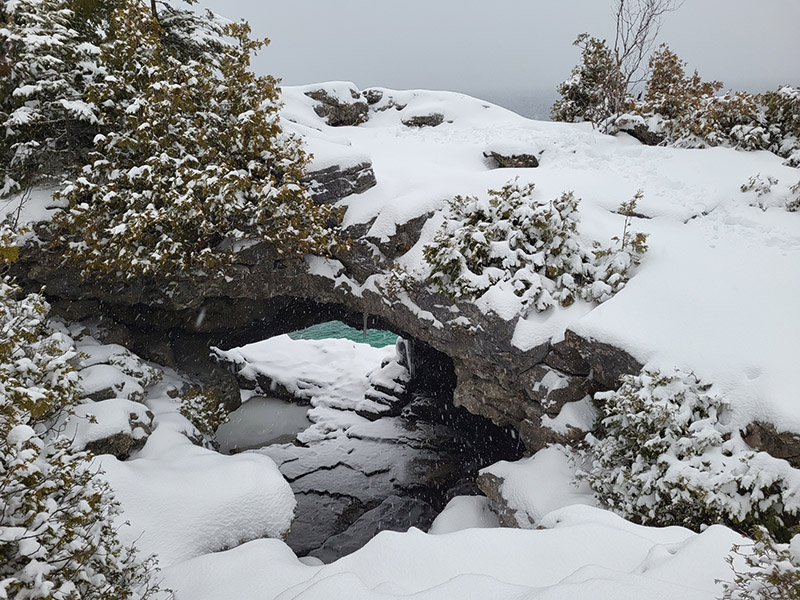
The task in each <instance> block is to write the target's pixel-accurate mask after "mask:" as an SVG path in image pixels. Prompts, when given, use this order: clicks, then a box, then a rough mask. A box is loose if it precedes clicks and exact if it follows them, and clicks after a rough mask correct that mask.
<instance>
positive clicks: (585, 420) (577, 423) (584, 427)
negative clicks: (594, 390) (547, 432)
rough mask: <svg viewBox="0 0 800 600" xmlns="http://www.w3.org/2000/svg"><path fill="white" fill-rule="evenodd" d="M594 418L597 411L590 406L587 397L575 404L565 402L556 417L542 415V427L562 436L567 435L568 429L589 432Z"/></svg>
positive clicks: (590, 400)
mask: <svg viewBox="0 0 800 600" xmlns="http://www.w3.org/2000/svg"><path fill="white" fill-rule="evenodd" d="M596 418H597V409H596V408H595V407H594V405H593V404H592V399H591V398H590V397H589V396H587V397H586V398H584V399H583V400H578V401H577V402H567V403H566V404H565V405H564V406H563V408H562V409H561V412H559V413H558V416H556V417H550V416H548V415H542V427H547V428H548V429H552V430H553V431H555V432H556V433H560V434H562V435H566V434H567V433H569V429H570V428H573V429H578V430H580V431H591V429H592V427H593V426H594V422H595V419H596Z"/></svg>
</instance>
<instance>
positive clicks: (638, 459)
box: [578, 370, 798, 537]
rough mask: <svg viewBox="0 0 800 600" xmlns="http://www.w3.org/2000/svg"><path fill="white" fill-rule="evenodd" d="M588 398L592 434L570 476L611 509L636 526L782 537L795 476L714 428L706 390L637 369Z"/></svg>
mask: <svg viewBox="0 0 800 600" xmlns="http://www.w3.org/2000/svg"><path fill="white" fill-rule="evenodd" d="M595 401H596V403H597V404H598V407H599V410H600V412H601V419H600V426H601V429H600V431H599V432H598V433H597V436H594V435H590V436H587V439H586V441H585V444H584V446H583V447H582V448H581V450H580V457H581V460H582V461H583V463H584V466H583V467H582V470H581V471H580V472H579V474H578V477H579V479H582V480H585V481H586V482H588V483H589V485H590V486H591V487H592V489H593V490H594V492H595V496H596V497H597V498H598V500H600V501H601V502H602V503H604V504H605V505H606V506H608V507H609V508H610V509H611V510H613V511H615V512H617V513H618V514H620V515H622V516H623V517H625V518H626V519H629V520H632V521H634V522H637V523H642V524H646V525H656V526H666V525H683V526H685V527H689V528H692V529H695V530H699V529H702V527H703V526H704V525H708V524H712V523H724V524H726V525H728V526H730V527H734V528H737V529H739V530H748V529H750V528H751V527H753V526H755V525H763V526H765V527H767V528H768V529H769V530H770V532H772V533H773V534H775V533H778V534H780V535H781V536H784V537H785V536H786V535H787V532H788V531H789V529H788V524H789V522H790V521H796V519H795V518H794V515H795V514H796V513H797V509H798V506H797V501H796V499H794V492H793V489H794V488H795V486H796V473H794V472H793V471H792V469H791V468H790V467H789V465H788V463H785V461H778V460H777V459H774V458H772V457H771V456H769V455H768V454H766V453H763V452H758V453H756V452H752V451H750V450H749V449H748V448H747V447H746V446H745V445H744V443H743V442H742V441H741V440H740V438H738V434H735V432H731V431H728V430H727V429H726V428H725V427H724V426H723V425H722V424H721V421H720V415H721V414H722V413H723V412H724V411H725V410H726V404H725V402H724V400H723V399H722V398H720V397H719V396H717V395H716V394H714V393H712V392H711V386H710V385H708V384H704V383H702V382H701V381H700V380H699V379H698V378H697V377H696V376H695V375H694V374H687V373H683V372H679V371H677V370H676V371H675V372H674V373H673V374H671V375H666V374H663V373H661V372H658V371H649V370H644V371H642V372H641V373H640V374H639V375H636V376H633V375H627V376H624V377H622V385H621V387H620V388H619V390H617V391H615V392H614V391H612V392H603V393H598V394H596V395H595Z"/></svg>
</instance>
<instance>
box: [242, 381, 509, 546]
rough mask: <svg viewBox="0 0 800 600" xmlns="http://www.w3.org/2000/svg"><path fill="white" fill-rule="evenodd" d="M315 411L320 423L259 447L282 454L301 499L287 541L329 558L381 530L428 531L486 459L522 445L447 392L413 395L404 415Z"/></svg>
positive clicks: (280, 463) (505, 454)
mask: <svg viewBox="0 0 800 600" xmlns="http://www.w3.org/2000/svg"><path fill="white" fill-rule="evenodd" d="M312 418H314V419H316V420H317V423H316V425H317V428H316V429H315V428H314V427H312V428H310V429H309V430H308V431H307V432H304V433H301V434H300V435H299V436H298V441H297V443H296V444H281V445H273V446H267V447H264V448H260V449H258V450H254V452H258V453H261V454H265V455H267V456H269V457H271V458H272V459H273V460H274V461H275V462H276V464H277V465H278V468H279V469H280V471H281V473H282V474H283V475H284V477H285V478H286V479H287V480H288V481H289V483H290V485H291V487H292V491H293V492H294V493H295V497H296V498H297V510H296V516H295V520H294V523H293V525H292V529H291V532H290V533H289V536H288V538H287V543H288V544H289V546H290V547H291V548H292V549H293V550H294V551H295V552H296V553H297V554H298V555H299V556H305V555H310V556H315V557H317V558H320V559H322V560H323V561H325V562H331V561H333V560H336V559H337V558H340V557H341V556H344V555H345V554H348V553H350V552H352V551H354V550H356V549H358V548H360V547H361V546H363V545H364V544H365V543H366V542H367V541H369V540H370V539H371V538H372V537H373V536H374V535H375V534H376V533H377V532H378V531H382V530H394V531H405V530H407V529H408V528H409V527H412V526H414V527H417V528H420V529H427V528H428V527H429V526H430V524H431V523H432V522H433V519H434V518H435V516H436V514H438V512H439V511H441V510H442V509H443V508H444V506H445V504H446V503H447V501H448V500H449V499H450V498H451V497H452V496H454V495H457V494H460V493H463V491H464V488H465V483H467V482H471V481H474V478H475V477H476V476H477V473H478V470H479V469H480V468H481V467H483V466H486V465H488V464H491V463H493V462H495V461H497V460H499V459H501V458H514V457H519V456H520V455H521V450H522V448H521V444H519V443H518V441H517V440H516V438H515V436H514V435H513V434H512V433H511V432H509V431H508V430H503V429H500V428H498V427H494V426H492V425H491V424H489V423H487V422H486V420H484V419H481V418H479V417H475V416H473V415H470V414H469V413H467V412H466V411H464V410H459V409H455V408H454V407H453V406H452V404H451V403H450V402H449V401H448V399H447V398H442V399H435V398H430V397H425V396H415V397H414V399H413V400H412V401H411V402H410V404H408V405H407V407H406V408H405V409H404V410H403V413H402V415H400V416H398V417H380V418H378V419H377V420H374V421H369V420H367V419H364V418H362V417H360V416H358V415H357V414H355V413H353V412H352V411H338V410H327V411H319V410H317V411H316V413H315V412H314V411H312ZM326 422H327V423H328V424H329V426H328V427H321V428H320V427H319V426H321V425H323V426H324V424H325V423H326ZM332 428H335V429H333V431H331V430H330V429H332ZM320 431H324V432H325V433H323V434H320Z"/></svg>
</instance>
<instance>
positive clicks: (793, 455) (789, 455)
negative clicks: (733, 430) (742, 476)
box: [742, 421, 800, 469]
mask: <svg viewBox="0 0 800 600" xmlns="http://www.w3.org/2000/svg"><path fill="white" fill-rule="evenodd" d="M742 438H743V439H744V441H745V442H747V443H748V444H749V445H750V446H751V447H752V448H755V449H756V450H762V451H764V452H768V453H769V454H771V455H772V456H774V457H775V458H783V459H784V460H786V461H788V462H789V464H791V465H792V466H793V467H794V468H796V469H797V468H800V435H797V434H796V433H791V432H788V431H778V430H777V429H776V428H775V426H774V425H772V424H770V423H761V422H759V421H754V422H753V423H750V424H749V425H748V426H747V428H746V429H745V430H744V431H743V432H742Z"/></svg>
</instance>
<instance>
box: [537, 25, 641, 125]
mask: <svg viewBox="0 0 800 600" xmlns="http://www.w3.org/2000/svg"><path fill="white" fill-rule="evenodd" d="M573 46H577V47H578V48H580V49H581V63H580V64H579V65H578V66H576V67H575V68H574V69H573V70H572V75H571V76H570V78H569V79H567V80H566V81H564V82H562V83H561V84H559V85H558V87H557V88H556V90H557V91H558V93H559V94H560V95H561V99H560V100H557V101H556V103H555V104H553V107H552V108H551V109H550V118H551V119H553V120H554V121H567V122H571V123H575V122H580V121H589V122H591V123H593V124H595V125H597V124H600V123H602V122H603V121H605V120H606V119H608V118H609V117H611V116H612V115H614V114H616V113H617V112H619V111H620V110H621V109H622V107H623V105H624V104H625V103H626V102H627V98H626V95H627V90H625V85H624V83H623V77H622V74H621V73H620V70H619V64H618V62H617V60H616V59H615V58H614V55H613V53H612V52H611V49H610V48H609V47H608V46H607V45H606V42H605V40H600V39H598V38H595V37H590V36H589V34H587V33H582V34H581V35H579V36H578V37H577V38H576V40H575V41H574V42H573Z"/></svg>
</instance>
